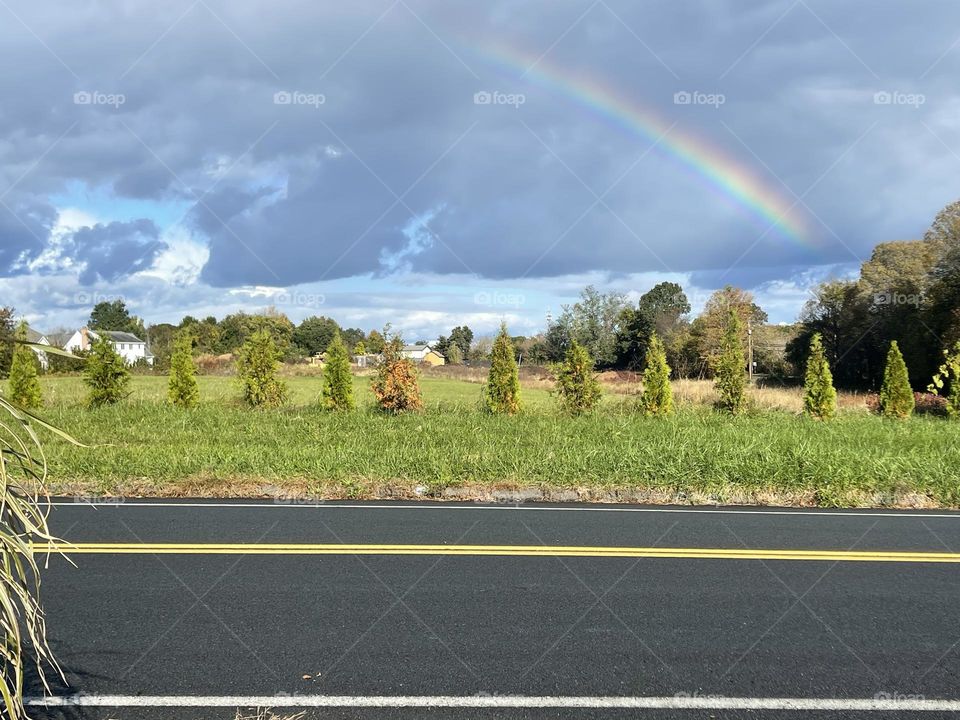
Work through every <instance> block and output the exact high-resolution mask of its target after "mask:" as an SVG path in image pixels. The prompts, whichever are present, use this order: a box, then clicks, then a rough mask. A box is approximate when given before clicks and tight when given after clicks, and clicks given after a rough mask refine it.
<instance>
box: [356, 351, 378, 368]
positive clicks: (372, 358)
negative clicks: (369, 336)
mask: <svg viewBox="0 0 960 720" xmlns="http://www.w3.org/2000/svg"><path fill="white" fill-rule="evenodd" d="M382 361H383V355H380V354H379V353H367V354H366V355H354V356H353V364H354V365H356V366H357V367H358V368H370V367H376V366H377V365H379V364H380V363H381V362H382Z"/></svg>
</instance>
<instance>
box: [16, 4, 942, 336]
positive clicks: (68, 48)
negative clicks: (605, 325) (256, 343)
mask: <svg viewBox="0 0 960 720" xmlns="http://www.w3.org/2000/svg"><path fill="white" fill-rule="evenodd" d="M58 4H59V5H60V7H59V8H51V6H50V5H48V4H44V5H43V6H40V5H38V4H36V3H28V2H23V1H21V0H11V1H10V2H8V3H7V4H5V5H3V6H0V18H2V21H0V62H2V63H3V66H4V67H6V68H8V69H11V70H10V71H8V72H5V73H3V74H2V75H0V92H2V93H3V97H5V98H14V99H15V101H11V102H5V103H4V105H3V107H2V110H0V303H2V304H10V305H14V306H15V307H16V308H17V310H18V311H19V312H20V313H21V314H24V315H25V316H26V317H27V318H28V319H30V321H31V322H32V323H34V324H35V325H37V326H38V327H40V328H42V329H45V330H51V329H54V328H57V327H64V326H65V327H70V326H76V325H78V324H80V323H81V322H82V321H83V320H84V318H85V317H86V316H87V315H88V313H89V310H90V307H91V306H92V304H93V302H95V301H97V300H100V299H113V298H117V297H121V298H123V299H125V300H126V302H127V304H128V305H129V306H130V307H131V309H132V310H133V311H134V312H135V313H136V314H138V315H140V316H142V317H143V318H145V319H146V320H147V321H148V322H164V321H167V322H176V321H178V320H179V319H180V317H182V316H183V315H184V314H192V315H207V314H215V315H218V316H222V315H224V314H226V313H227V312H232V311H235V310H240V309H246V310H248V311H255V310H257V309H259V308H262V307H264V306H266V305H269V304H273V305H276V306H277V307H278V309H280V310H282V311H284V312H287V313H288V314H289V315H290V316H291V318H292V319H294V320H300V319H302V318H303V317H306V316H308V315H312V314H325V315H330V316H332V317H335V318H336V319H337V320H338V321H340V322H341V323H342V324H344V325H347V326H359V327H361V328H363V329H367V330H369V329H372V328H379V327H382V326H383V325H384V324H385V323H387V322H390V323H392V324H393V326H394V327H395V328H398V329H400V330H402V331H403V332H404V334H405V335H407V336H409V337H410V338H429V337H434V336H436V335H437V334H439V333H445V332H447V331H449V329H450V328H451V327H453V326H454V325H459V324H463V323H468V324H469V325H471V327H474V328H475V329H476V330H478V331H479V332H481V333H484V332H489V331H491V330H493V329H494V328H495V327H496V326H497V325H498V324H499V322H500V320H501V319H505V320H507V321H508V322H509V324H510V325H511V327H512V328H513V329H514V331H515V332H516V333H518V334H520V333H532V332H535V331H537V330H539V329H542V328H543V326H544V324H545V318H546V317H547V314H548V313H551V312H552V313H553V314H554V315H557V314H558V313H559V312H560V310H561V306H562V305H563V304H564V303H568V302H571V301H572V300H573V299H574V298H575V297H576V295H577V293H578V292H579V290H580V289H581V288H582V287H583V286H585V285H586V284H588V283H590V284H594V285H596V286H597V287H599V288H600V289H603V290H616V291H620V292H625V293H628V294H629V295H630V297H632V298H636V297H638V296H639V295H640V294H641V293H642V292H644V291H645V290H647V289H649V288H650V287H651V286H652V285H654V284H655V283H657V282H659V281H661V280H672V281H677V282H680V283H681V284H683V285H684V287H685V288H686V289H687V291H688V294H689V295H690V297H691V301H692V304H693V305H694V308H695V309H696V308H698V307H700V306H702V304H703V302H704V301H705V299H706V297H707V296H708V295H709V293H710V292H711V291H712V290H713V289H716V288H717V287H720V286H722V285H724V284H726V283H733V284H737V285H740V286H742V287H745V288H748V289H751V290H752V291H753V292H754V293H755V294H756V296H757V298H758V300H759V302H760V303H761V305H763V306H764V307H765V309H767V311H768V313H769V314H770V317H771V319H772V320H773V321H776V322H788V321H792V320H794V319H795V318H796V316H797V314H798V312H799V311H800V309H801V307H802V304H803V302H804V301H805V300H806V299H807V298H808V297H809V290H810V288H811V287H813V286H814V285H815V284H816V283H818V282H820V281H822V280H823V279H825V278H827V277H840V276H846V275H849V274H851V273H854V272H855V271H856V268H857V267H858V266H859V264H860V262H862V261H863V260H864V259H866V258H867V257H869V253H870V250H871V248H872V247H873V246H874V245H875V244H876V243H878V242H883V241H887V240H901V239H913V238H918V237H920V236H921V235H922V234H923V232H924V230H925V229H926V227H927V226H928V225H929V223H930V221H931V219H932V218H933V215H934V214H935V213H936V211H937V210H938V209H939V208H940V207H942V206H943V205H945V204H947V203H948V202H951V201H952V200H955V199H956V197H957V195H958V194H960V189H958V184H960V183H958V182H957V177H958V175H960V173H958V170H960V112H958V110H960V89H958V88H957V86H956V82H955V79H956V77H958V76H960V41H958V37H957V34H958V32H960V31H957V30H956V28H958V27H960V6H958V5H957V4H956V3H955V2H947V1H942V2H940V1H931V2H925V3H923V4H920V5H916V4H908V3H900V2H883V3H877V2H866V1H863V0H850V1H849V2H844V3H835V2H826V1H825V0H765V1H760V0H754V1H752V2H751V1H746V0H745V1H743V2H722V1H717V0H690V1H689V2H684V3H675V2H669V1H665V0H664V1H661V0H643V1H642V2H635V1H632V0H631V1H629V2H628V1H626V0H622V1H618V0H598V1H595V2H594V1H587V2H582V1H576V2H575V1H573V0H554V1H552V2H548V1H547V0H528V1H526V2H505V1H504V2H491V3H470V2H465V1H455V2H450V1H445V2H441V1H440V0H357V1H356V2H351V3H347V4H337V5H328V4H315V3H306V2H303V3H301V2H292V3H283V4H280V5H277V4H268V3H258V2H251V3H243V4H237V3H227V2H218V1H216V0H191V1H189V2H171V3H166V4H160V5H157V4H151V3H146V2H143V3H140V2H120V1H119V0H118V1H117V2H104V3H98V4H97V5H95V6H91V7H84V8H82V9H80V8H78V6H76V5H75V4H72V3H67V2H63V3H57V2H54V3H53V5H58ZM14 68H15V69H16V70H15V71H13V70H12V69H14ZM791 225H792V226H793V227H795V228H799V229H798V230H795V231H791V230H790V227H789V226H791Z"/></svg>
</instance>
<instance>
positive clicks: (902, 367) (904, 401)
mask: <svg viewBox="0 0 960 720" xmlns="http://www.w3.org/2000/svg"><path fill="white" fill-rule="evenodd" d="M913 405H914V399H913V389H912V388H911V387H910V376H909V375H908V373H907V364H906V363H905V362H904V361H903V355H901V354H900V347H899V346H898V345H897V341H896V340H894V341H893V342H891V343H890V350H889V351H888V352H887V365H886V367H885V368H884V369H883V385H881V386H880V412H881V413H882V414H883V415H884V416H886V417H895V418H900V419H904V418H908V417H910V415H911V414H913Z"/></svg>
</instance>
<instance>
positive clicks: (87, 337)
mask: <svg viewBox="0 0 960 720" xmlns="http://www.w3.org/2000/svg"><path fill="white" fill-rule="evenodd" d="M101 336H102V337H105V338H106V339H107V340H109V341H110V344H111V345H113V349H114V350H116V351H117V353H118V354H119V355H120V357H122V358H123V359H124V360H125V361H126V363H127V365H133V364H134V363H136V362H139V361H140V360H143V361H144V362H146V363H147V365H153V355H151V354H150V353H149V352H148V351H147V344H146V343H145V342H144V341H143V340H141V339H140V338H138V337H137V336H136V335H134V334H133V333H128V332H119V331H116V330H97V331H94V330H91V329H90V328H87V327H82V328H80V329H79V330H77V331H76V332H75V333H74V334H73V335H71V336H70V339H69V340H67V342H66V344H64V346H63V349H64V350H69V351H70V352H76V351H78V350H81V351H86V350H89V349H90V347H91V345H92V344H93V341H94V340H99V339H100V338H101Z"/></svg>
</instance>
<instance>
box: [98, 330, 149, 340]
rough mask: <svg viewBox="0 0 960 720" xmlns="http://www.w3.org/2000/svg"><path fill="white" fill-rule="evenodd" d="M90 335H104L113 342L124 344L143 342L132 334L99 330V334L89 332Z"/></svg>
mask: <svg viewBox="0 0 960 720" xmlns="http://www.w3.org/2000/svg"><path fill="white" fill-rule="evenodd" d="M90 334H91V335H94V336H97V335H105V336H106V337H108V338H109V339H110V340H112V341H113V342H125V343H142V342H143V340H141V339H140V338H138V337H137V336H136V335H134V334H133V333H128V332H119V331H117V330H101V331H99V332H95V331H93V330H90Z"/></svg>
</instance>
